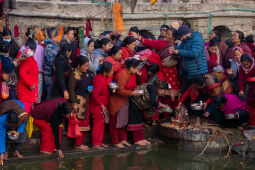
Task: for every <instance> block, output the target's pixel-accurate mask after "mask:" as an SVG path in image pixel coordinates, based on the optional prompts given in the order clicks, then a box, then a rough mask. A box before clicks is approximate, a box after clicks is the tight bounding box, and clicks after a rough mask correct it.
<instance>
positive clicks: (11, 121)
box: [0, 100, 28, 162]
mask: <svg viewBox="0 0 255 170" xmlns="http://www.w3.org/2000/svg"><path fill="white" fill-rule="evenodd" d="M27 120H28V114H27V113H26V112H25V110H24V105H23V104H22V103H21V102H20V101H18V100H8V101H5V102H3V103H2V104H1V105H0V162H1V161H3V159H7V157H8V154H7V150H6V142H7V141H6V139H7V132H8V131H10V130H15V131H16V132H17V135H18V139H17V140H10V141H11V142H10V143H12V144H14V145H15V147H14V150H15V151H14V153H13V155H14V156H17V157H18V158H22V155H21V154H20V153H19V150H20V145H21V143H23V142H24V141H25V140H26V138H27V137H26V134H27V133H26V131H25V128H26V124H27Z"/></svg>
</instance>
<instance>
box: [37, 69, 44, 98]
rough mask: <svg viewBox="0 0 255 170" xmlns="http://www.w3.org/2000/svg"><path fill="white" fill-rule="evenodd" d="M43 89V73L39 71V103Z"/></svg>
mask: <svg viewBox="0 0 255 170" xmlns="http://www.w3.org/2000/svg"><path fill="white" fill-rule="evenodd" d="M42 91H43V73H39V83H38V101H37V102H38V103H40V102H41V100H42Z"/></svg>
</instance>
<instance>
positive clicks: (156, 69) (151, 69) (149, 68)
mask: <svg viewBox="0 0 255 170" xmlns="http://www.w3.org/2000/svg"><path fill="white" fill-rule="evenodd" d="M146 70H147V72H151V73H152V74H157V73H158V72H159V66H158V64H156V63H151V62H150V63H147V67H146Z"/></svg>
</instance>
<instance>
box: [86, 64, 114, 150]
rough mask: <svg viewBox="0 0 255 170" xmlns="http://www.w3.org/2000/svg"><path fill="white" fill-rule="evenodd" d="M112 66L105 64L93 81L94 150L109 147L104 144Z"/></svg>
mask: <svg viewBox="0 0 255 170" xmlns="http://www.w3.org/2000/svg"><path fill="white" fill-rule="evenodd" d="M112 73H113V70H112V64H111V63H109V62H104V63H103V64H102V65H101V67H100V70H99V71H98V73H97V75H96V76H95V78H94V80H93V86H94V91H93V94H92V101H91V113H92V118H93V129H92V145H93V148H94V149H98V150H101V149H104V148H106V147H108V146H107V145H104V144H103V137H104V128H105V125H104V124H105V116H108V101H109V95H110V92H109V89H108V82H109V80H108V78H109V77H111V76H112Z"/></svg>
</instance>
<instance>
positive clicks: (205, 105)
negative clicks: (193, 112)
mask: <svg viewBox="0 0 255 170" xmlns="http://www.w3.org/2000/svg"><path fill="white" fill-rule="evenodd" d="M203 104H204V110H205V109H206V107H207V103H206V102H204V103H203Z"/></svg>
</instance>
